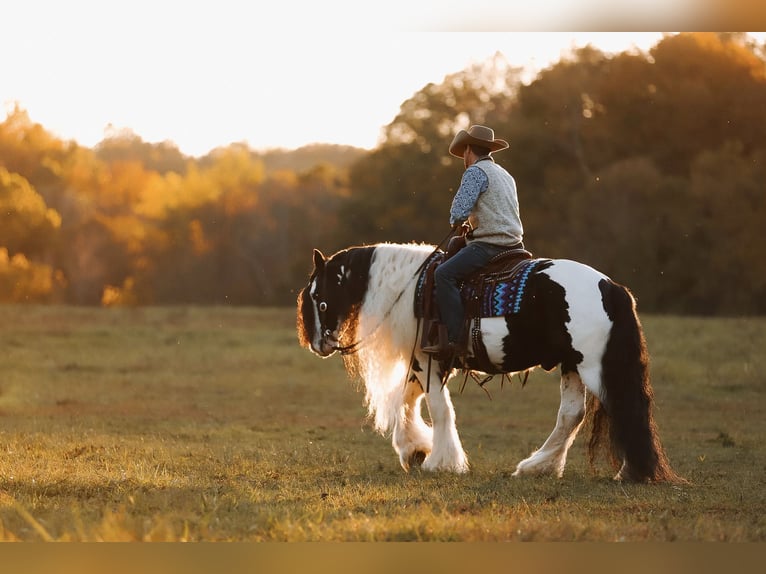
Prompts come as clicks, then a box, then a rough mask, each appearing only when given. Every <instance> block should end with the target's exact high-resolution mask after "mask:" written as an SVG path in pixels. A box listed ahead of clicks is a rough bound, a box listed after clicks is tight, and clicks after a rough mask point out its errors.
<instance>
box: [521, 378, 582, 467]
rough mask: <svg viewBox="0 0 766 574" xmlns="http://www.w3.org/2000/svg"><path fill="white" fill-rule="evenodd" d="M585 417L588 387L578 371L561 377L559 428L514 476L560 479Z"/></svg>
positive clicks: (557, 424) (523, 461)
mask: <svg viewBox="0 0 766 574" xmlns="http://www.w3.org/2000/svg"><path fill="white" fill-rule="evenodd" d="M584 418H585V386H584V385H583V383H582V380H581V379H580V376H579V375H578V374H577V373H575V372H570V373H565V374H563V375H562V376H561V404H560V405H559V413H558V416H557V418H556V426H555V427H554V429H553V432H551V434H550V436H549V437H548V438H547V440H546V441H545V443H544V444H543V446H541V447H540V448H539V449H538V450H536V451H535V452H533V453H532V454H531V455H530V456H529V457H528V458H526V459H524V460H522V461H521V462H520V463H519V464H518V466H516V472H514V473H513V476H523V475H541V474H553V475H555V476H558V477H561V475H562V474H563V473H564V465H565V464H566V461H567V451H568V450H569V447H570V446H572V443H573V442H574V439H575V437H576V436H577V431H579V430H580V426H581V425H582V421H583V419H584Z"/></svg>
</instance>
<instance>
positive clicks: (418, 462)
mask: <svg viewBox="0 0 766 574" xmlns="http://www.w3.org/2000/svg"><path fill="white" fill-rule="evenodd" d="M426 456H428V453H427V452H424V451H422V450H416V451H415V452H413V453H412V454H411V455H410V458H408V459H407V463H408V466H409V467H410V468H412V467H413V466H422V464H423V461H424V460H425V459H426Z"/></svg>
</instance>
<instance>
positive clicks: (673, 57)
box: [0, 33, 766, 315]
mask: <svg viewBox="0 0 766 574" xmlns="http://www.w3.org/2000/svg"><path fill="white" fill-rule="evenodd" d="M521 78H522V74H521V70H519V69H516V68H513V67H511V66H510V65H508V63H507V61H506V60H505V59H504V58H503V57H502V56H501V55H500V54H498V55H497V56H495V57H494V58H492V59H490V60H488V61H487V62H484V63H482V64H477V65H475V66H472V67H470V68H468V69H466V70H462V71H460V72H457V73H455V74H451V75H449V76H447V77H446V78H445V79H444V81H443V82H441V83H439V84H428V85H426V86H424V87H423V88H422V89H421V90H420V91H419V92H417V93H416V94H414V95H413V96H412V98H410V99H409V100H407V101H405V102H404V103H403V104H402V106H401V108H400V111H399V114H398V115H397V116H396V117H395V118H394V119H393V120H392V122H391V123H390V124H389V125H387V126H385V127H384V130H383V136H382V138H381V143H380V144H379V145H378V146H377V147H376V148H375V149H374V150H372V151H366V150H360V149H356V148H353V147H350V146H328V145H319V144H317V145H313V146H308V147H306V148H301V149H298V150H270V151H256V150H252V149H250V148H249V147H248V146H247V145H245V144H232V145H229V146H226V147H222V148H219V149H216V150H213V151H212V152H211V153H209V154H208V155H206V156H203V157H199V158H191V157H187V156H184V155H183V154H182V153H181V152H180V151H179V150H178V148H177V147H176V146H175V145H174V144H173V143H171V142H164V143H159V144H151V143H147V142H144V141H143V140H142V139H141V138H140V137H139V136H138V135H136V134H134V133H132V132H130V131H126V130H122V131H120V130H112V131H111V132H110V133H107V134H106V137H105V138H104V140H103V141H102V142H100V143H99V144H98V145H97V146H95V147H94V148H92V149H91V148H86V147H83V146H80V145H78V144H77V143H76V142H71V141H63V140H61V139H59V138H57V137H55V136H53V135H52V134H50V133H49V132H48V131H46V130H45V128H44V127H43V126H41V125H40V124H37V123H35V122H33V121H32V120H31V119H30V118H29V115H28V114H27V112H26V111H24V110H23V109H20V108H19V107H16V108H14V109H13V110H11V111H10V112H9V113H8V114H7V117H6V119H5V121H4V122H2V123H0V301H2V302H50V303H69V304H82V305H155V304H176V303H179V304H181V303H183V304H189V303H193V304H234V305H292V304H294V301H295V296H296V294H297V292H298V291H299V290H300V289H301V288H302V286H303V284H304V283H305V281H306V279H307V274H308V272H309V271H310V266H311V250H312V249H313V248H314V247H319V248H321V249H322V250H323V251H325V252H333V251H334V250H337V249H340V248H342V247H345V246H348V245H351V244H362V243H371V242H377V241H405V242H407V241H416V242H421V241H422V242H436V241H439V240H440V239H442V238H443V237H444V235H445V234H446V233H447V231H448V229H449V227H448V210H449V203H450V201H451V198H452V195H453V194H454V191H455V189H456V187H457V185H458V184H459V181H460V176H461V173H462V169H463V167H462V162H461V161H460V160H457V159H454V158H451V157H450V156H449V154H448V152H447V147H448V144H449V142H450V141H451V139H452V137H453V135H454V133H455V132H456V131H457V130H458V129H461V128H466V127H468V125H470V124H474V123H481V124H486V125H490V126H492V127H493V128H494V129H495V131H496V134H497V135H498V137H503V138H504V139H507V140H509V142H510V144H511V147H510V149H509V150H507V151H503V152H500V153H498V154H497V155H496V159H497V161H498V162H499V163H501V165H503V166H504V167H506V168H507V169H508V170H509V171H510V172H511V173H512V174H513V175H514V177H515V179H516V181H517V185H518V190H519V199H520V204H521V213H522V220H523V222H524V226H525V243H526V245H527V247H528V248H529V249H530V250H531V251H533V252H534V253H535V254H536V255H538V256H544V257H566V258H571V259H577V260H579V261H583V262H585V263H588V264H591V265H593V266H594V267H597V268H598V269H600V270H601V271H603V272H605V273H607V274H608V275H610V276H611V277H612V278H613V279H615V280H616V281H619V282H622V283H625V284H627V285H629V286H630V287H631V289H632V290H633V291H634V293H635V294H636V295H637V297H638V299H639V304H640V306H641V308H642V309H643V310H648V311H653V312H669V313H693V314H719V315H721V314H763V313H764V312H766V261H765V258H766V242H764V240H763V238H762V230H763V228H764V225H766V47H764V46H760V45H758V44H756V43H754V42H753V41H752V40H751V39H750V38H749V37H748V36H746V35H743V34H689V33H684V34H677V35H668V36H666V37H665V38H663V39H662V40H661V41H659V42H658V43H657V44H656V45H655V46H654V47H652V48H651V50H649V51H648V52H647V53H643V52H623V53H620V54H616V55H606V54H604V53H602V52H600V51H598V50H596V49H594V48H593V47H591V46H586V47H583V48H580V49H578V50H577V51H576V52H575V53H574V54H573V55H572V56H571V57H568V58H565V59H562V60H561V61H559V62H557V63H556V64H554V65H552V66H551V67H549V68H547V69H545V70H542V71H541V72H539V73H538V74H537V76H536V77H535V78H534V79H533V80H531V81H528V82H523V81H522V79H521ZM296 129H299V126H296Z"/></svg>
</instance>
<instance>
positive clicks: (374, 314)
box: [344, 243, 434, 433]
mask: <svg viewBox="0 0 766 574" xmlns="http://www.w3.org/2000/svg"><path fill="white" fill-rule="evenodd" d="M433 250H434V246H433V245H420V244H414V243H413V244H396V243H380V244H378V245H376V248H375V255H374V256H373V259H372V263H371V265H370V274H369V285H368V287H367V292H366V295H365V298H364V300H363V301H362V304H361V305H360V307H359V310H358V314H357V317H356V325H355V328H354V332H355V336H356V337H357V338H358V339H359V340H360V341H361V342H362V343H361V345H360V348H359V350H358V351H357V352H356V353H353V354H349V355H345V356H344V360H345V364H346V369H347V371H348V372H349V373H350V374H352V375H354V376H358V377H359V378H361V379H362V381H363V382H364V386H365V402H366V404H367V409H368V413H369V415H370V417H371V418H372V419H373V421H374V423H375V428H376V429H377V430H378V431H379V432H381V433H385V432H387V431H388V430H389V429H391V428H392V426H393V423H394V421H395V420H396V418H397V416H398V413H397V409H399V408H402V400H401V393H402V392H403V385H404V382H405V381H404V377H405V375H406V371H407V368H408V365H409V360H410V354H411V352H412V348H413V346H414V344H415V340H416V337H417V322H416V319H415V313H414V307H413V301H414V297H415V286H416V283H417V277H416V272H417V270H418V268H419V267H420V265H421V263H423V261H424V260H425V259H426V257H428V255H429V254H430V253H431V252H432V251H433Z"/></svg>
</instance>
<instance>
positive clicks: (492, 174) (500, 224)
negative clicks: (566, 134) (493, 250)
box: [468, 160, 524, 247]
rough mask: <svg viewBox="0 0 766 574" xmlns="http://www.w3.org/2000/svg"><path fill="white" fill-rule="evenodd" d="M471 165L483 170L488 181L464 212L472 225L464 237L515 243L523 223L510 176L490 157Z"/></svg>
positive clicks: (492, 241) (509, 244)
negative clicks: (469, 234)
mask: <svg viewBox="0 0 766 574" xmlns="http://www.w3.org/2000/svg"><path fill="white" fill-rule="evenodd" d="M474 165H475V166H476V167H478V168H480V169H481V170H482V171H483V172H484V173H485V174H487V178H488V180H489V185H488V186H487V189H486V190H485V191H484V192H483V193H481V194H479V197H478V199H477V200H476V204H475V205H474V207H473V210H472V211H471V214H470V215H469V216H468V221H469V222H470V223H471V226H472V227H473V229H474V231H473V234H472V236H471V237H470V238H469V239H468V241H469V242H471V241H482V242H485V243H491V244H493V245H502V246H509V247H510V246H512V245H515V244H517V243H519V242H520V241H521V240H522V238H523V236H524V227H523V226H522V225H521V217H520V216H519V198H518V196H517V195H516V182H515V181H514V179H513V176H511V174H510V173H508V172H507V171H506V170H505V169H504V168H502V167H501V166H499V165H497V164H496V163H495V162H493V161H491V160H490V161H486V160H484V161H478V162H476V163H475V164H474Z"/></svg>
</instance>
